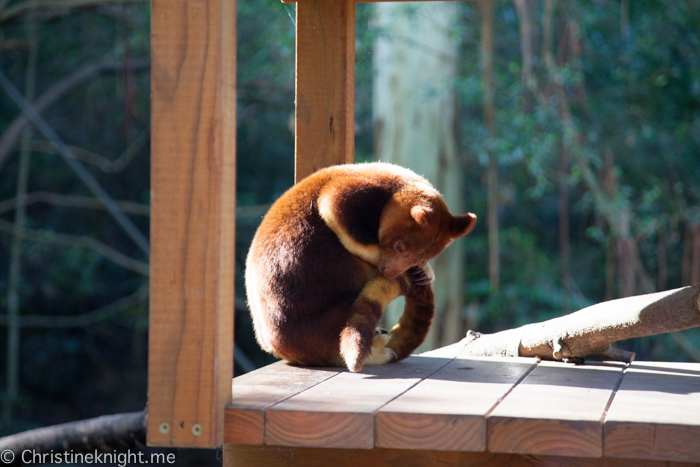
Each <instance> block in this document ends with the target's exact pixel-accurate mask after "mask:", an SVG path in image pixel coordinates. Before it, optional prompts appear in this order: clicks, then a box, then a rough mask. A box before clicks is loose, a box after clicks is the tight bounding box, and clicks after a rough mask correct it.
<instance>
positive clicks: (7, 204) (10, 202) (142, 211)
mask: <svg viewBox="0 0 700 467" xmlns="http://www.w3.org/2000/svg"><path fill="white" fill-rule="evenodd" d="M36 203H46V204H51V205H54V206H63V207H70V208H84V209H104V205H103V204H102V203H101V202H100V200H98V199H97V198H92V197H89V196H77V195H62V194H59V193H51V192H48V191H36V192H34V193H27V194H26V195H25V196H22V197H19V198H10V199H7V200H5V201H1V202H0V214H4V213H6V212H10V211H12V210H14V209H16V208H17V207H18V206H30V205H32V204H36ZM116 203H117V206H119V209H121V210H122V211H124V213H126V214H133V215H136V216H149V215H150V214H151V207H150V206H148V205H146V204H141V203H135V202H133V201H116Z"/></svg>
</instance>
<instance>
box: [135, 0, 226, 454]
mask: <svg viewBox="0 0 700 467" xmlns="http://www.w3.org/2000/svg"><path fill="white" fill-rule="evenodd" d="M151 16H152V25H151V30H152V32H151V49H152V71H151V99H152V124H151V127H152V135H151V145H152V146H151V153H152V170H151V187H152V193H153V197H152V201H151V202H152V208H151V245H152V254H151V277H150V322H149V358H148V361H149V367H148V430H147V437H148V443H149V445H158V446H192V447H215V446H218V445H221V443H222V442H223V434H224V408H225V407H226V404H228V402H229V401H230V399H231V378H232V376H233V308H234V307H233V299H234V293H233V284H234V245H235V240H234V232H235V229H234V217H235V210H234V206H235V204H236V203H235V182H236V177H235V143H236V141H235V139H236V138H235V132H236V121H235V118H236V94H235V86H236V66H235V64H236V29H235V24H236V23H235V21H236V3H235V1H230V0H197V1H190V2H184V1H172V0H153V1H152V13H151Z"/></svg>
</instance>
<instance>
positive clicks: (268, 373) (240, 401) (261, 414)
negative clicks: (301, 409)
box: [224, 361, 342, 444]
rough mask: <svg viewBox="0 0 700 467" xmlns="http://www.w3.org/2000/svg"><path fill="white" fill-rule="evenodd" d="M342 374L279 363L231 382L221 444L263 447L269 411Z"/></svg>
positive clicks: (337, 369)
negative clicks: (261, 445)
mask: <svg viewBox="0 0 700 467" xmlns="http://www.w3.org/2000/svg"><path fill="white" fill-rule="evenodd" d="M341 370H342V369H341V368H336V369H331V368H303V367H297V366H292V365H290V364H288V363H286V362H284V361H280V362H277V363H273V364H272V365H268V366H266V367H264V368H260V369H258V370H256V371H253V372H251V373H247V374H245V375H242V376H239V377H237V378H234V380H233V399H232V401H231V403H230V404H229V405H228V406H226V421H225V435H224V442H226V443H238V444H263V441H264V428H265V410H266V409H267V408H268V407H270V406H272V405H273V404H276V403H278V402H281V401H283V400H285V399H287V398H289V397H291V396H293V395H295V394H298V393H300V392H302V391H305V390H306V389H308V388H310V387H313V386H315V385H316V384H318V383H320V382H322V381H325V380H327V379H328V378H332V377H333V376H335V375H337V374H338V373H339V372H340V371H341Z"/></svg>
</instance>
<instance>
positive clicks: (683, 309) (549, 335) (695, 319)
mask: <svg viewBox="0 0 700 467" xmlns="http://www.w3.org/2000/svg"><path fill="white" fill-rule="evenodd" d="M699 326H700V284H695V285H692V286H688V287H683V288H680V289H674V290H668V291H665V292H656V293H653V294H647V295H637V296H634V297H626V298H620V299H617V300H611V301H608V302H603V303H598V304H596V305H592V306H589V307H587V308H584V309H582V310H579V311H577V312H575V313H571V314H569V315H566V316H561V317H559V318H554V319H550V320H548V321H544V322H541V323H535V324H528V325H526V326H522V327H520V328H516V329H509V330H507V331H502V332H498V333H495V334H485V335H482V334H479V333H475V332H472V331H469V333H468V334H467V337H466V338H465V344H466V349H467V351H468V352H470V355H483V356H489V355H500V356H522V357H540V358H542V359H546V360H574V361H578V360H580V359H583V358H586V357H601V358H606V359H614V360H620V361H627V362H631V361H632V359H633V358H634V354H633V353H631V352H626V351H622V350H619V349H615V348H613V347H611V344H612V343H613V342H617V341H620V340H625V339H631V338H636V337H644V336H651V335H655V334H663V333H668V332H674V331H682V330H685V329H690V328H694V327H699Z"/></svg>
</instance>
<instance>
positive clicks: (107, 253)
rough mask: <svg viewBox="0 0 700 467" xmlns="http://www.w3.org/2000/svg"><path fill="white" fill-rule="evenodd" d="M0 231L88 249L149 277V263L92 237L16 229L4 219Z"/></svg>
mask: <svg viewBox="0 0 700 467" xmlns="http://www.w3.org/2000/svg"><path fill="white" fill-rule="evenodd" d="M0 231H3V232H7V233H9V234H14V235H19V236H21V237H22V238H24V239H26V240H31V241H35V242H42V243H51V244H54V245H62V246H78V247H81V248H88V249H90V250H92V251H94V252H96V253H99V254H100V255H102V256H104V257H105V258H106V259H108V260H110V261H112V262H113V263H115V264H118V265H119V266H121V267H123V268H124V269H128V270H130V271H134V272H137V273H139V274H142V275H144V276H148V275H149V268H148V263H144V262H143V261H139V260H136V259H133V258H130V257H128V256H126V255H125V254H123V253H121V252H119V251H117V250H115V249H114V248H112V247H110V246H107V245H105V244H104V243H102V242H100V241H99V240H96V239H94V238H92V237H87V236H83V235H71V234H62V233H56V232H50V231H39V230H31V229H25V228H23V229H16V228H15V225H14V224H13V223H11V222H7V221H5V220H2V219H0Z"/></svg>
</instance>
